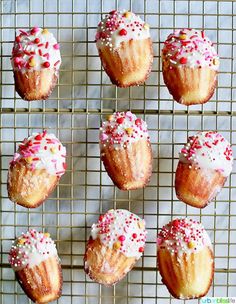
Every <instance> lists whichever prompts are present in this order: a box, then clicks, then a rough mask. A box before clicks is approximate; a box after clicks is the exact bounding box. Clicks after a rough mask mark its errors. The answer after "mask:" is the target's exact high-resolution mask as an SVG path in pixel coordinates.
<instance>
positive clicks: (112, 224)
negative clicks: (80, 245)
mask: <svg viewBox="0 0 236 304" xmlns="http://www.w3.org/2000/svg"><path fill="white" fill-rule="evenodd" d="M146 234H147V231H146V230H145V221H144V220H143V219H141V218H140V217H138V216H137V215H135V214H133V213H131V212H129V211H128V210H124V209H116V210H114V209H111V210H109V211H108V212H107V213H105V214H104V215H101V216H100V218H99V220H98V223H97V224H93V226H92V231H91V236H92V238H93V240H95V239H97V238H100V240H101V242H102V244H104V245H105V246H107V247H109V248H114V249H115V250H119V251H120V252H121V253H123V254H124V255H125V256H127V257H135V258H137V259H138V258H140V257H141V255H142V253H143V251H144V246H145V241H146Z"/></svg>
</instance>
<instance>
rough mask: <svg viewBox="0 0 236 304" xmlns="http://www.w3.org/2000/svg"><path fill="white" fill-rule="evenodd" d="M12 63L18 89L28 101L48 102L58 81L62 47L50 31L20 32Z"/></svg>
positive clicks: (38, 29)
mask: <svg viewBox="0 0 236 304" xmlns="http://www.w3.org/2000/svg"><path fill="white" fill-rule="evenodd" d="M11 63H12V67H13V72H14V80H15V89H16V91H17V93H18V94H19V95H20V97H21V98H23V99H25V100H29V101H30V100H40V99H47V98H48V97H49V96H50V95H51V93H52V91H53V89H54V87H55V85H56V83H57V79H58V72H59V68H60V65H61V55H60V46H59V44H58V43H57V41H56V39H55V38H54V36H53V34H52V33H50V32H49V31H48V30H47V29H41V28H39V27H33V28H32V29H31V30H29V31H23V30H19V34H18V35H17V36H16V38H15V43H14V47H13V50H12V57H11Z"/></svg>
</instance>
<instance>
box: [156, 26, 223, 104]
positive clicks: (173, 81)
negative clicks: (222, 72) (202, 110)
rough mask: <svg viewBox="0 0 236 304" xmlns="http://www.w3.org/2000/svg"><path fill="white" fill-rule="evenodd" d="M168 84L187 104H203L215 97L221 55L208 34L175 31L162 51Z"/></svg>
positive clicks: (178, 97) (177, 96) (173, 93)
mask: <svg viewBox="0 0 236 304" xmlns="http://www.w3.org/2000/svg"><path fill="white" fill-rule="evenodd" d="M162 70H163V78H164V82H165V84H166V86H167V88H168V89H169V92H170V94H171V95H172V96H173V98H174V99H175V100H176V101H177V102H178V103H181V104H183V105H187V106H189V105H193V104H203V103H205V102H207V101H208V100H209V99H210V98H211V97H212V95H213V94H214V91H215V87H216V84H217V74H218V70H219V56H218V55H217V53H216V50H215V48H214V46H213V43H212V42H211V41H210V39H209V38H208V37H207V36H206V34H205V32H204V31H198V30H195V29H181V30H175V31H174V32H173V33H172V34H170V35H169V36H168V38H167V40H166V41H165V42H164V47H163V50H162Z"/></svg>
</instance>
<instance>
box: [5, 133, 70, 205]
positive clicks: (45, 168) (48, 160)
mask: <svg viewBox="0 0 236 304" xmlns="http://www.w3.org/2000/svg"><path fill="white" fill-rule="evenodd" d="M65 157H66V148H65V147H63V145H62V144H61V142H60V141H59V140H58V139H57V138H56V137H55V135H54V134H47V132H46V131H44V132H43V133H33V135H31V136H30V137H28V138H27V139H25V140H24V141H23V143H21V144H20V145H19V149H18V151H17V152H16V153H15V155H14V158H13V160H12V161H11V163H10V167H9V171H8V181H7V188H8V196H9V198H10V200H11V201H13V202H15V203H17V204H19V205H22V206H24V207H27V208H35V207H38V206H39V205H41V204H42V203H43V202H44V201H45V200H46V198H47V197H48V196H49V194H50V193H51V192H52V191H53V190H54V188H55V187H56V185H57V183H58V182H59V180H60V178H61V176H62V175H63V174H64V173H65V169H66V163H65Z"/></svg>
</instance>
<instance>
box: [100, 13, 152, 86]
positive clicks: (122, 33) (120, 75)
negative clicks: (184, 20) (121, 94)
mask: <svg viewBox="0 0 236 304" xmlns="http://www.w3.org/2000/svg"><path fill="white" fill-rule="evenodd" d="M96 44H97V49H98V52H99V56H100V59H101V62H102V65H103V68H104V70H105V71H106V73H107V74H108V76H109V77H110V80H111V82H112V83H113V84H115V85H117V86H118V87H130V86H135V85H139V84H142V83H144V81H145V80H146V79H147V78H148V76H149V74H150V71H151V68H152V62H153V49H152V40H151V38H150V32H149V25H148V24H147V23H145V22H144V21H142V20H141V18H140V17H138V16H136V15H135V14H134V13H132V12H129V11H123V12H118V11H116V10H114V11H112V12H110V13H109V14H107V15H106V16H105V18H104V19H103V20H102V21H101V22H100V23H99V24H98V29H97V34H96Z"/></svg>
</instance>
